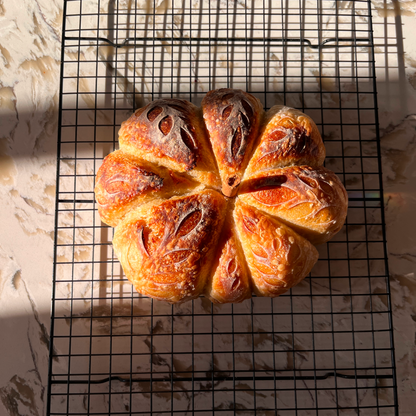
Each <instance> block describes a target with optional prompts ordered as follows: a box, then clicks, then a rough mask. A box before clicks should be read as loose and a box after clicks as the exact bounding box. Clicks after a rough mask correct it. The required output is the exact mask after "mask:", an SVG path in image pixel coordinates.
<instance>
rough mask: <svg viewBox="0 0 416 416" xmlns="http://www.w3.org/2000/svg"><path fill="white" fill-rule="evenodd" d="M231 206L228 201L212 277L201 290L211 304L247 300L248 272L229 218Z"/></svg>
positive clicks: (248, 293)
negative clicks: (203, 289)
mask: <svg viewBox="0 0 416 416" xmlns="http://www.w3.org/2000/svg"><path fill="white" fill-rule="evenodd" d="M233 205H234V204H233V201H230V202H229V206H228V211H227V216H226V220H225V221H224V225H223V229H222V232H221V236H220V238H219V243H218V246H217V248H216V254H215V258H214V261H213V269H212V270H213V271H212V276H211V278H210V279H208V281H207V285H206V287H205V296H206V297H207V298H208V299H209V300H210V301H211V302H213V303H239V302H242V301H243V300H245V299H249V298H251V284H250V278H249V272H248V270H247V265H246V262H245V259H244V252H243V250H242V248H241V246H240V243H239V241H238V236H237V233H236V230H235V224H234V219H233V216H232V206H233Z"/></svg>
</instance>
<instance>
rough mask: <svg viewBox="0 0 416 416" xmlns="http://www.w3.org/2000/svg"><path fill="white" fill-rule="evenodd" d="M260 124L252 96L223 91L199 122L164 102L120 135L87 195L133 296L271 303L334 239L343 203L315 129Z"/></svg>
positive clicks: (279, 115) (282, 118) (271, 115)
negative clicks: (111, 229)
mask: <svg viewBox="0 0 416 416" xmlns="http://www.w3.org/2000/svg"><path fill="white" fill-rule="evenodd" d="M262 115H263V109H262V107H261V104H260V102H259V101H258V100H257V99H256V98H254V97H253V96H251V95H250V94H247V93H244V92H243V91H241V90H231V89H221V90H217V91H212V92H210V93H208V94H207V96H206V97H205V98H204V100H203V102H202V110H201V109H198V108H197V107H196V106H194V105H193V104H191V103H188V102H186V101H184V100H176V99H161V100H156V101H154V102H152V103H150V104H149V105H147V106H146V107H144V108H142V109H139V110H137V111H136V112H135V113H134V114H133V116H131V117H130V118H129V120H127V121H126V122H124V123H123V124H122V127H121V129H120V132H119V142H120V147H121V149H120V150H118V151H115V152H113V153H112V154H110V155H109V156H107V157H106V158H105V160H104V162H103V164H102V166H101V167H100V169H99V170H98V173H97V178H96V186H95V194H96V200H97V204H98V210H99V214H100V217H101V219H102V220H103V221H104V222H106V223H107V224H109V225H112V226H116V231H115V235H114V240H113V247H114V251H115V253H116V255H117V257H118V258H119V260H120V262H121V264H122V266H123V270H124V272H125V274H126V276H127V278H128V279H129V280H130V281H131V282H132V284H133V285H134V287H135V288H136V290H137V291H138V292H140V293H142V294H144V295H147V296H150V297H153V298H155V299H160V300H165V301H168V302H171V303H177V302H183V301H186V300H189V299H193V298H195V297H197V296H200V295H201V294H203V295H205V296H206V297H208V298H209V299H210V300H211V301H212V302H215V303H236V302H241V301H243V300H245V299H247V298H250V297H251V295H252V292H253V293H255V294H256V295H258V296H269V297H274V296H278V295H280V294H282V293H284V292H285V291H287V290H288V289H290V288H291V287H293V286H294V285H296V284H298V283H299V282H300V281H301V280H302V279H304V278H305V276H306V275H307V274H308V273H309V272H310V270H311V268H312V267H313V265H314V264H315V262H316V261H317V258H318V254H317V250H316V249H315V248H314V246H313V245H312V244H320V243H323V242H326V241H328V240H329V239H330V238H331V237H333V235H334V234H335V233H337V232H339V230H340V229H341V227H342V225H343V224H344V221H345V217H346V213H347V203H348V197H347V194H346V191H345V189H344V187H343V185H342V183H341V182H340V180H339V179H338V177H337V176H336V175H335V174H334V173H333V172H331V171H329V170H328V169H325V168H324V167H322V166H321V165H322V163H323V161H324V158H325V148H324V145H323V142H322V139H321V137H320V134H319V131H318V129H317V127H316V125H315V123H314V122H313V121H312V120H311V119H310V118H309V117H308V116H306V115H305V114H303V113H301V112H300V111H298V110H295V109H291V108H288V107H283V106H275V107H273V108H272V109H271V110H269V112H267V114H266V116H265V117H264V119H262ZM204 119H205V125H204ZM256 141H258V143H257V142H256ZM209 143H210V145H211V147H210V145H209ZM214 157H215V159H214ZM219 177H221V181H220V179H219ZM219 184H221V185H219ZM220 186H222V194H221V193H219V192H218V191H217V190H219V189H220ZM231 196H232V197H234V198H233V199H230V198H229V197H231Z"/></svg>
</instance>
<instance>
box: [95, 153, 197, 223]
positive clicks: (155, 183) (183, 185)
mask: <svg viewBox="0 0 416 416" xmlns="http://www.w3.org/2000/svg"><path fill="white" fill-rule="evenodd" d="M197 186H198V183H197V182H195V181H192V180H191V179H189V178H186V177H183V176H181V175H179V174H176V173H174V172H172V171H168V170H167V169H165V168H163V167H160V166H159V167H158V166H155V165H154V164H151V163H149V162H146V161H144V160H141V159H138V158H136V157H134V156H132V155H130V154H128V153H125V152H123V151H122V150H116V151H115V152H112V153H110V154H109V155H108V156H106V157H105V158H104V161H103V163H102V165H101V166H100V168H99V169H98V172H97V176H96V181H95V189H94V192H95V198H96V200H97V205H98V213H99V214H100V217H101V220H102V221H103V222H104V223H105V224H108V225H111V226H113V227H115V226H116V225H117V224H118V223H119V222H120V221H121V220H122V219H123V217H124V216H125V215H127V214H128V213H129V212H130V211H132V210H134V209H135V208H136V207H139V206H140V205H142V204H145V203H148V202H150V201H152V200H153V199H156V198H162V197H164V198H166V197H170V196H173V195H175V194H178V193H185V192H190V191H191V190H192V189H194V188H196V187H197Z"/></svg>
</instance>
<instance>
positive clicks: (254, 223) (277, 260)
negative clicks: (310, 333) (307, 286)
mask: <svg viewBox="0 0 416 416" xmlns="http://www.w3.org/2000/svg"><path fill="white" fill-rule="evenodd" d="M234 219H235V222H236V226H237V230H238V234H239V238H240V241H241V244H242V247H243V250H244V254H245V257H246V261H247V264H248V267H249V268H250V271H251V277H252V284H253V290H254V292H255V293H256V294H257V295H259V296H269V297H275V296H279V295H281V294H282V293H284V292H286V291H287V290H288V289H290V288H291V287H293V286H295V285H297V284H298V283H299V282H300V281H301V280H303V279H304V278H305V277H306V276H307V275H308V274H309V272H310V271H311V269H312V267H313V265H314V264H315V263H316V261H317V260H318V252H317V250H316V248H315V247H314V246H313V245H312V244H311V243H309V241H307V240H306V239H304V238H302V237H301V236H300V235H298V234H296V233H295V232H294V231H293V230H291V229H290V228H289V227H286V226H285V225H284V224H283V223H281V222H279V221H277V220H276V219H272V218H271V217H269V216H268V215H266V214H263V213H261V212H260V211H258V210H257V209H255V208H252V207H249V206H247V205H244V204H243V203H242V202H241V201H239V200H238V199H237V202H236V207H235V211H234Z"/></svg>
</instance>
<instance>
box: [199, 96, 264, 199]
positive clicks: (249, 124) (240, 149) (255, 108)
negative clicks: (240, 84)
mask: <svg viewBox="0 0 416 416" xmlns="http://www.w3.org/2000/svg"><path fill="white" fill-rule="evenodd" d="M202 113H203V116H204V120H205V125H206V127H207V129H208V132H209V138H210V141H211V144H212V148H213V151H214V154H215V157H216V159H217V163H218V167H219V170H220V175H221V180H222V192H223V194H224V195H225V196H228V197H230V196H234V195H235V194H236V192H237V188H238V186H239V184H240V182H241V178H242V175H243V173H244V169H245V167H246V165H247V162H248V160H249V157H250V156H251V151H252V148H253V144H254V141H255V140H256V138H257V135H258V130H259V126H260V121H261V118H262V115H263V107H262V105H261V104H260V102H259V100H258V99H257V98H255V97H254V96H253V95H251V94H247V93H246V92H244V91H241V90H234V89H230V88H221V89H219V90H214V91H210V92H209V93H208V94H207V95H206V96H205V97H204V99H203V100H202Z"/></svg>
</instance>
